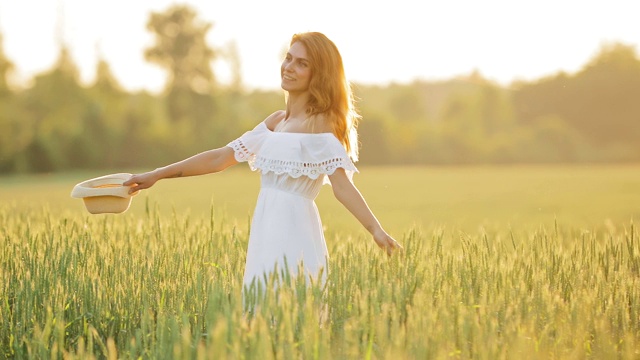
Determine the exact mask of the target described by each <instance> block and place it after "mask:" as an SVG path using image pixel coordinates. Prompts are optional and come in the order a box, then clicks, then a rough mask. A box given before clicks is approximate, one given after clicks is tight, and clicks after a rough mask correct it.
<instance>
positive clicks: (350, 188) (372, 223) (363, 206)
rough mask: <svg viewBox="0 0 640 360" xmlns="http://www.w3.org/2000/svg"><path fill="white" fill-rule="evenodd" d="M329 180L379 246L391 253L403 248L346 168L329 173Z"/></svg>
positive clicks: (338, 195)
mask: <svg viewBox="0 0 640 360" xmlns="http://www.w3.org/2000/svg"><path fill="white" fill-rule="evenodd" d="M329 180H331V187H332V188H333V194H334V195H335V197H336V199H338V201H340V202H341V203H342V205H344V207H346V208H347V210H349V212H351V213H352V214H353V216H355V217H356V219H358V221H359V222H360V223H361V224H362V226H364V227H365V229H367V231H369V233H371V235H373V240H375V242H376V244H378V246H379V247H381V248H382V249H384V250H386V252H387V254H389V255H391V254H392V253H393V251H394V250H396V249H402V246H400V244H398V242H397V241H396V240H395V239H394V238H392V237H391V236H390V235H389V234H387V232H386V231H384V229H383V228H382V225H380V222H379V221H378V219H376V217H375V215H373V212H372V211H371V209H369V206H368V205H367V203H366V201H365V200H364V197H363V196H362V194H360V191H358V189H357V188H356V186H355V185H354V184H353V183H352V182H351V180H349V178H348V177H347V174H346V173H345V171H344V169H342V168H338V169H337V170H336V171H335V172H334V173H333V174H332V175H329Z"/></svg>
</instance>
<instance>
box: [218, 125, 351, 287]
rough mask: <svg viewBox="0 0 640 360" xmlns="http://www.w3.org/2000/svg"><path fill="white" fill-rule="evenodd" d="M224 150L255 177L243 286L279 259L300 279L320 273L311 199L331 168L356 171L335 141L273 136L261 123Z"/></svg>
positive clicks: (323, 249) (318, 229)
mask: <svg viewBox="0 0 640 360" xmlns="http://www.w3.org/2000/svg"><path fill="white" fill-rule="evenodd" d="M227 146H229V147H230V148H232V149H233V150H234V155H235V158H236V160H237V161H239V162H242V161H247V162H248V163H249V166H250V168H251V170H254V171H256V170H257V171H260V173H261V181H260V194H259V195H258V201H257V204H256V208H255V210H254V213H253V220H252V222H251V230H250V234H249V246H248V249H247V262H246V266H245V272H244V285H246V286H249V285H251V283H252V282H253V281H254V279H255V280H257V281H263V279H265V274H266V275H267V276H268V275H269V273H271V272H273V271H274V269H277V271H282V270H284V268H285V259H286V266H287V267H288V269H289V272H290V273H291V274H292V275H297V273H298V266H299V265H300V264H302V265H303V268H304V270H305V272H306V274H305V275H306V277H309V276H310V277H313V278H314V279H315V278H316V277H317V276H318V274H319V272H320V270H321V269H324V270H323V274H326V271H327V270H328V269H327V258H328V255H329V254H328V252H327V245H326V242H325V239H324V234H323V231H322V223H321V221H320V216H319V214H318V208H317V207H316V204H315V202H314V199H315V198H316V196H318V193H319V192H320V188H321V187H322V185H323V184H325V183H327V184H328V183H329V181H328V178H327V175H331V174H333V173H334V171H335V170H336V169H338V168H343V169H345V171H346V173H347V175H348V176H349V178H351V177H352V176H353V173H354V172H357V171H358V170H357V169H356V167H355V165H354V164H353V162H352V161H351V159H350V158H349V156H348V155H347V152H346V150H345V149H344V147H343V146H342V144H341V143H340V141H339V140H338V139H337V138H336V137H335V136H334V135H333V134H331V133H319V134H307V133H290V132H274V131H271V130H269V128H267V125H266V124H265V123H264V122H261V123H260V124H258V125H257V126H256V127H255V128H254V129H253V130H251V131H248V132H246V133H245V134H244V135H242V136H241V137H239V138H238V139H236V140H234V141H232V142H230V143H229V144H228V145H227ZM323 277H324V276H323ZM322 280H324V279H322Z"/></svg>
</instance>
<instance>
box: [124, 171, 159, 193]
mask: <svg viewBox="0 0 640 360" xmlns="http://www.w3.org/2000/svg"><path fill="white" fill-rule="evenodd" d="M158 180H160V178H159V177H158V174H157V172H156V171H149V172H146V173H143V174H136V175H132V176H131V177H130V178H129V180H127V181H125V182H124V183H122V185H123V186H131V188H130V189H129V194H133V193H135V192H136V191H140V190H144V189H148V188H150V187H152V186H153V184H155V183H156V182H157V181H158Z"/></svg>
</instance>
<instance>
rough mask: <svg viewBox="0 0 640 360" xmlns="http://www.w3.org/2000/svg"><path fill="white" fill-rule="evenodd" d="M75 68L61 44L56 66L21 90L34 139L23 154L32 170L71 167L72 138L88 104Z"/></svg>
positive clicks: (81, 128) (81, 126)
mask: <svg viewBox="0 0 640 360" xmlns="http://www.w3.org/2000/svg"><path fill="white" fill-rule="evenodd" d="M87 100H88V99H87V96H86V92H85V90H84V89H83V88H82V87H81V86H80V84H79V81H78V69H77V67H76V65H75V63H74V62H73V60H72V59H71V56H70V54H69V51H68V49H67V48H66V47H65V46H63V47H62V48H61V49H60V55H59V58H58V61H57V62H56V64H55V66H54V67H53V69H52V70H50V71H49V72H46V73H44V74H41V75H38V76H36V78H35V81H34V85H33V87H32V88H30V89H28V90H27V91H26V93H25V94H24V103H25V107H26V108H25V110H26V112H27V114H28V116H29V120H30V121H31V123H32V124H33V126H34V131H35V134H34V139H33V141H32V142H31V143H30V145H29V147H28V149H27V151H26V152H25V154H24V155H25V156H26V157H27V162H28V163H29V164H31V166H32V168H33V170H37V171H52V170H59V169H65V168H71V167H74V164H73V159H72V158H73V155H74V152H75V151H77V149H75V148H74V146H73V143H74V141H73V140H74V139H75V138H77V137H78V136H81V135H82V133H83V131H84V128H83V116H84V111H85V109H86V105H87V102H88V101H87Z"/></svg>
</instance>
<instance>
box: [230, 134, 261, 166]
mask: <svg viewBox="0 0 640 360" xmlns="http://www.w3.org/2000/svg"><path fill="white" fill-rule="evenodd" d="M227 146H229V147H231V148H232V149H233V156H234V157H235V158H236V160H238V162H242V161H250V160H251V159H252V158H254V157H255V154H254V153H252V152H251V151H249V149H248V148H247V147H246V146H245V145H244V143H242V141H241V140H240V139H236V140H233V141H232V142H230V143H229V145H227Z"/></svg>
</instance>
